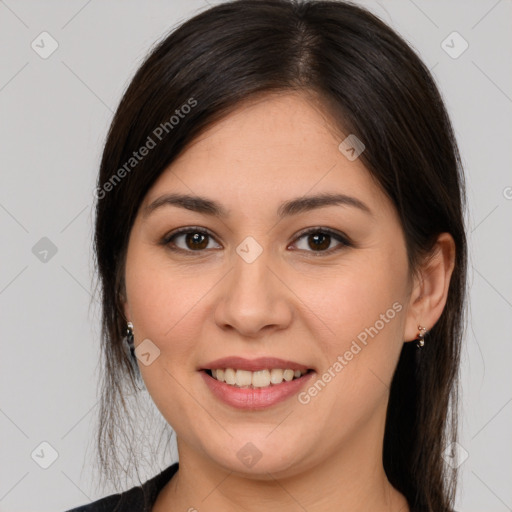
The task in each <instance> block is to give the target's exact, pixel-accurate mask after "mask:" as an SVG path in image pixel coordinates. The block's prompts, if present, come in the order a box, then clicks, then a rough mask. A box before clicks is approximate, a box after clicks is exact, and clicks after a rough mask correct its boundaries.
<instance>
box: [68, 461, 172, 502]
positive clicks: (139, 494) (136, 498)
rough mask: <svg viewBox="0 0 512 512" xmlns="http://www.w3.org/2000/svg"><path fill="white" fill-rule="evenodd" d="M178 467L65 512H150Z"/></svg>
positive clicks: (169, 468)
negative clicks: (122, 490) (120, 491)
mask: <svg viewBox="0 0 512 512" xmlns="http://www.w3.org/2000/svg"><path fill="white" fill-rule="evenodd" d="M178 467H179V463H178V462H175V463H174V464H173V465H172V466H169V467H168V468H167V469H164V470H163V471H162V472H161V473H159V474H158V475H156V476H154V477H153V478H151V479H150V480H148V481H147V482H144V483H143V484H142V485H138V486H136V487H132V488H131V489H129V490H128V491H125V492H122V493H119V494H111V495H110V496H106V497H105V498H101V499H99V500H97V501H94V502H92V503H89V504H88V505H81V506H80V507H76V508H73V509H71V510H68V511H66V512H151V509H152V507H153V505H154V504H155V501H156V498H157V496H158V493H159V492H160V491H161V490H162V489H163V488H164V487H165V484H166V483H167V482H169V480H170V479H171V478H172V476H173V475H174V473H176V471H178Z"/></svg>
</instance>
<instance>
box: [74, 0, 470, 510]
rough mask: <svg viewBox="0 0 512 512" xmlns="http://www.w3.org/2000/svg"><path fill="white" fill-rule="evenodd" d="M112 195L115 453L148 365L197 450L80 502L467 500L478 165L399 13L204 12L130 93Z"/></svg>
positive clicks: (107, 212) (99, 226)
mask: <svg viewBox="0 0 512 512" xmlns="http://www.w3.org/2000/svg"><path fill="white" fill-rule="evenodd" d="M96 195H97V198H98V202H97V212H96V213H97V217H96V235H95V248H96V255H97V264H98V270H99V277H100V280H101V285H102V294H103V296H102V297H103V302H102V304H103V351H104V369H105V374H104V381H103V402H102V408H101V424H100V431H99V448H100V458H101V462H102V465H103V468H104V470H105V474H106V475H109V474H112V473H115V471H116V470H117V469H119V468H117V467H116V464H115V463H116V460H117V459H116V458H115V440H116V439H117V437H118V436H126V433H125V432H124V431H121V432H119V431H118V425H119V421H120V420H119V416H121V415H122V414H124V413H125V412H126V413H127V412H128V411H127V410H126V409H127V405H126V401H125V400H126V397H127V394H128V391H127V389H126V386H125V385H124V383H128V385H129V386H131V392H132V393H133V392H135V393H137V390H138V389H139V387H140V386H141V384H142V383H143V386H145V387H146V389H147V390H148V392H149V394H150V396H151V399H152V401H153V402H154V404H155V405H156V406H157V408H158V409H159V411H160V412H161V414H162V416H163V418H164V419H165V420H166V422H167V423H168V425H170V426H171V427H172V429H173V430H174V431H175V433H176V440H177V447H178V452H179V463H175V464H173V465H172V466H170V467H168V468H167V469H166V470H165V471H163V472H162V473H160V474H158V475H157V476H156V477H154V478H153V479H151V480H149V481H147V482H145V483H144V484H142V483H141V486H139V487H135V488H133V489H131V490H129V491H125V492H122V493H120V494H117V495H111V496H109V497H107V498H104V499H102V500H99V501H96V502H94V503H92V504H90V505H86V506H83V507H79V508H77V509H74V510H75V511H97V510H116V511H125V510H126V511H128V510H130V511H137V510H145V511H153V512H163V511H175V510H201V511H203V510H204V511H206V510H208V511H214V510H227V511H231V510H262V509H263V508H264V509H265V510H280V511H284V510H290V511H291V510H308V511H310V512H312V511H318V512H320V511H327V510H351V511H353V512H355V511H368V510H372V511H376V512H378V511H396V512H398V511H402V512H406V511H411V512H412V511H414V512H420V511H421V512H423V511H430V512H434V511H435V512H444V511H449V510H452V507H453V501H454V493H455V485H456V478H457V475H456V472H455V471H454V470H452V469H451V468H450V467H449V466H448V465H446V464H445V462H444V460H443V452H444V451H445V450H446V449H447V447H449V446H450V443H453V442H454V441H455V440H456V439H457V432H456V427H457V374H458V367H459V351H460V343H461V332H462V316H463V311H464V296H465V276H466V242H465V232H464V226H463V199H464V188H463V176H462V170H461V163H460V157H459V153H458V149H457V144H456V141H455V138H454V135H453V131H452V127H451V124H450V120H449V118H448V115H447V113H446V110H445V107H444V104H443V101H442V99H441V97H440V94H439V92H438V90H437V88H436V85H435V83H434V80H433V78H432V76H431V75H430V73H429V71H428V70H427V69H426V67H425V66H424V64H423V63H422V62H421V61H420V59H419V58H418V56H417V55H416V54H415V53H414V52H413V51H412V50H411V49H410V48H409V47H408V45H407V44H406V43H405V42H404V41H403V39H401V38H400V37H399V36H398V35H397V34H396V33H395V32H394V31H392V30H391V29H390V28H389V27H388V26H387V25H385V24H384V23H383V22H382V21H380V20H379V19H378V18H376V17H375V16H373V15H372V14H370V13H369V12H368V11H366V10H364V9H362V8H360V7H357V6H356V5H353V4H350V3H347V2H330V1H325V2H310V1H287V0H260V1H258V0H240V1H235V2H231V3H224V4H220V5H217V6H215V7H212V8H210V9H209V10H207V11H205V12H203V13H201V14H199V15H197V16H195V17H194V18H192V19H190V20H189V21H187V22H186V23H184V24H183V25H181V26H180V27H179V28H178V29H176V30H175V31H173V32H172V33H171V34H170V35H169V36H168V37H167V38H165V39H164V40H163V41H162V42H161V43H159V44H158V46H156V48H155V49H154V50H153V51H152V52H151V54H150V55H149V56H148V58H147V59H146V61H145V62H144V63H143V65H142V66H141V68H140V69H139V70H138V72H137V73H136V75H135V77H134V78H133V80H132V82H131V84H130V86H129V87H128V89H127V91H126V93H125V94H124V97H123V99H122V101H121V103H120V105H119V108H118V110H117V112H116V114H115V117H114V120H113V122H112V125H111V128H110V132H109V135H108V138H107V142H106V146H105V148H104V153H103V158H102V162H101V169H100V173H99V178H98V188H97V191H96ZM127 347H128V348H129V349H130V350H126V348H127ZM148 435H154V433H153V432H149V433H148ZM129 449H132V450H134V451H133V453H134V454H135V446H131V448H130V446H129ZM133 458H134V459H136V455H134V457H133ZM132 464H136V461H135V462H132Z"/></svg>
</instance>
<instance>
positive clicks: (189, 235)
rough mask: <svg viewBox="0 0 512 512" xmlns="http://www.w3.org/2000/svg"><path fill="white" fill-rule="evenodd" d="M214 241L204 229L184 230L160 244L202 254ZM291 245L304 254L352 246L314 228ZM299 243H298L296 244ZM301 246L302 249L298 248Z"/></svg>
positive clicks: (338, 237) (340, 238)
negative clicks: (181, 242) (180, 244)
mask: <svg viewBox="0 0 512 512" xmlns="http://www.w3.org/2000/svg"><path fill="white" fill-rule="evenodd" d="M179 239H183V243H184V247H183V246H181V247H180V246H179V244H178V243H177V241H178V240H179ZM303 239H304V241H303V242H302V243H301V241H302V240H303ZM213 240H214V237H213V235H212V234H210V233H209V232H208V231H204V229H199V228H184V229H182V230H179V231H176V232H174V233H171V234H170V235H167V236H166V237H165V238H164V239H163V240H162V244H163V245H165V246H167V247H169V249H171V250H173V251H181V252H189V253H190V252H202V251H204V250H205V249H215V248H217V249H218V248H221V247H220V246H218V247H209V245H210V242H211V241H213ZM295 240H296V242H295V243H294V244H293V245H295V246H296V247H297V248H298V249H299V250H305V251H306V252H317V253H331V252H334V251H337V250H339V249H341V248H342V247H350V246H351V245H352V244H351V242H350V241H349V239H348V238H347V237H346V236H344V235H343V234H341V233H338V232H336V231H332V230H330V229H322V228H314V229H309V230H308V231H304V232H302V233H301V234H300V235H299V236H298V237H297V238H296V239H295ZM297 241H299V243H298V242H297ZM333 241H336V242H338V244H337V246H335V247H334V248H333V247H331V244H332V242H333ZM300 245H302V247H301V246H300Z"/></svg>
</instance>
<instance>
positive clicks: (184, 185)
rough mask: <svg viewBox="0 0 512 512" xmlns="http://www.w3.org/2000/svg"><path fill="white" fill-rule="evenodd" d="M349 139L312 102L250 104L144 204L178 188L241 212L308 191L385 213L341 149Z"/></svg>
mask: <svg viewBox="0 0 512 512" xmlns="http://www.w3.org/2000/svg"><path fill="white" fill-rule="evenodd" d="M348 135H349V134H348V133H343V132H342V130H341V129H340V128H339V127H338V126H336V125H335V124H334V123H333V121H332V118H330V116H329V115H328V114H327V113H326V111H325V107H324V106H323V105H322V104H321V103H319V102H318V101H316V100H315V99H314V98H313V97H310V96H306V95H303V94H298V93H286V94H272V95H266V96H263V97H259V98H257V99H252V100H248V101H246V102H244V103H243V104H241V105H239V106H238V108H236V109H235V110H234V111H233V112H232V113H230V114H228V115H227V116H225V117H224V118H222V119H221V120H220V121H218V122H216V123H215V124H213V125H212V126H210V127H208V129H206V130H205V131H204V132H203V133H202V134H201V135H199V136H198V137H197V138H196V139H195V140H194V141H193V142H192V143H191V144H190V145H189V146H188V147H187V149H186V150H185V151H184V152H183V153H182V154H181V155H180V156H179V157H178V158H177V159H176V160H175V161H174V162H173V163H172V164H171V166H170V167H169V168H168V169H166V170H165V171H164V172H163V173H162V175H161V176H160V177H159V178H158V180H157V181H156V183H155V184H154V186H153V187H152V189H151V190H150V191H149V193H148V194H147V197H146V198H145V201H144V203H145V204H146V205H147V204H149V203H150V202H152V201H153V200H154V199H155V198H156V197H158V196H159V195H160V194H162V193H166V192H169V191H171V190H172V191H177V192H182V193H188V194H197V195H201V196H208V197H212V198H215V199H216V200H218V201H221V202H222V203H224V204H226V206H227V207H228V208H229V209H232V208H233V209H235V210H236V209H239V208H242V207H245V208H246V209H248V208H249V209H250V208H256V207H257V208H258V209H261V207H262V200H264V203H267V204H270V203H274V202H275V203H280V202H282V201H283V200H285V199H287V198H289V197H292V196H293V197H295V196H301V195H306V194H309V193H342V194H346V195H352V196H358V197H359V198H360V199H361V200H362V201H365V202H366V201H368V200H372V201H373V202H375V201H381V202H383V204H381V205H380V206H381V207H385V206H386V205H385V204H384V203H385V198H384V194H383V193H382V191H381V190H380V188H379V187H378V186H377V184H376V183H375V182H374V180H373V179H372V178H371V175H370V173H369V172H368V170H367V169H366V167H365V166H364V164H363V163H362V161H361V160H360V159H356V160H354V161H350V160H348V159H347V158H346V156H345V155H344V154H343V153H342V152H340V150H339V149H338V146H339V144H340V142H341V141H342V140H343V138H345V137H346V136H348ZM364 198H366V200H365V199H364Z"/></svg>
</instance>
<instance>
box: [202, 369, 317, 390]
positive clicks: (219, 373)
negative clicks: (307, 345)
mask: <svg viewBox="0 0 512 512" xmlns="http://www.w3.org/2000/svg"><path fill="white" fill-rule="evenodd" d="M206 372H207V373H208V375H210V376H211V377H213V378H214V379H216V380H218V381H219V382H224V383H226V384H228V385H229V386H235V387H238V388H245V389H247V388H266V387H269V386H276V385H279V384H282V383H283V382H290V381H292V380H294V379H299V378H300V377H302V375H305V374H306V373H307V372H308V371H304V370H292V369H290V368H287V369H284V370H283V369H280V368H272V369H271V370H259V371H255V372H251V371H249V370H239V369H233V368H219V369H213V370H206Z"/></svg>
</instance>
